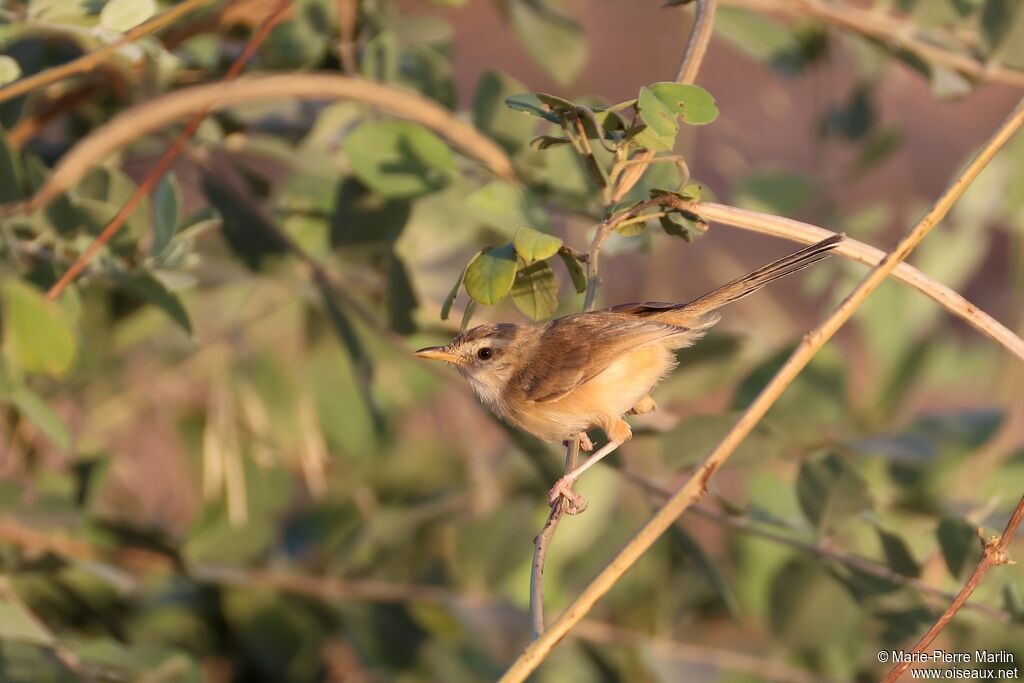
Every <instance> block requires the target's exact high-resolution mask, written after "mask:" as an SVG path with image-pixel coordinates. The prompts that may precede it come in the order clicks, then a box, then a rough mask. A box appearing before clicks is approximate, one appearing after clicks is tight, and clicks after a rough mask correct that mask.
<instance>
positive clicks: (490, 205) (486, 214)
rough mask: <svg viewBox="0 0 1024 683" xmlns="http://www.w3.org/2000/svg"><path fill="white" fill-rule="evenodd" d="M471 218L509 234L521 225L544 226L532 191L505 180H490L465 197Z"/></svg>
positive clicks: (545, 217) (543, 219)
mask: <svg viewBox="0 0 1024 683" xmlns="http://www.w3.org/2000/svg"><path fill="white" fill-rule="evenodd" d="M465 208H466V209H468V210H469V213H470V214H471V216H472V217H474V218H476V219H477V220H478V221H480V222H482V223H485V224H486V225H488V226H490V227H492V228H498V229H499V230H501V232H502V233H503V234H507V235H508V236H510V237H511V236H512V235H514V234H515V232H516V231H517V230H518V229H519V228H520V227H521V226H524V225H526V226H530V227H533V228H546V227H548V224H549V219H548V216H547V214H546V213H545V212H544V211H543V209H542V208H541V207H540V206H539V204H538V202H537V200H536V199H535V198H534V195H533V193H531V192H530V191H529V190H528V189H525V188H522V187H519V186H517V185H515V184H513V183H510V182H508V181H506V180H492V181H491V182H489V183H487V184H486V185H484V186H483V187H481V188H480V189H479V190H477V191H475V192H473V194H471V195H469V197H467V198H466V202H465Z"/></svg>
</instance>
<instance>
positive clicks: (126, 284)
mask: <svg viewBox="0 0 1024 683" xmlns="http://www.w3.org/2000/svg"><path fill="white" fill-rule="evenodd" d="M114 281H115V282H116V283H117V285H118V286H119V287H121V288H122V289H124V290H125V291H126V292H127V293H129V294H131V295H133V296H135V297H137V298H139V299H142V300H143V301H145V302H146V303H149V304H152V305H154V306H156V307H157V308H159V309H160V310H162V311H163V312H164V313H166V314H167V315H168V316H169V317H170V318H171V320H173V321H174V322H175V323H177V324H178V326H179V327H180V328H181V329H183V330H184V331H185V332H186V333H188V334H189V335H191V334H192V323H191V321H190V320H189V317H188V312H187V311H186V310H185V307H184V306H182V305H181V301H180V300H179V299H178V297H176V296H175V295H174V294H172V293H171V292H170V291H168V289H167V288H166V287H164V285H163V283H162V282H160V281H159V280H157V279H156V278H155V277H153V276H152V275H150V274H148V273H124V274H119V275H117V276H115V277H114Z"/></svg>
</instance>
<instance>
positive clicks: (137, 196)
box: [46, 0, 292, 299]
mask: <svg viewBox="0 0 1024 683" xmlns="http://www.w3.org/2000/svg"><path fill="white" fill-rule="evenodd" d="M291 4H292V3H291V0H281V1H280V2H278V3H277V5H275V7H274V10H273V12H272V13H271V14H270V16H269V17H268V18H267V20H266V21H265V22H264V23H263V24H262V25H261V26H260V27H259V28H258V29H257V30H256V32H255V33H254V34H253V35H252V38H250V39H249V43H248V44H247V45H246V46H245V49H244V50H242V54H240V55H239V56H238V59H236V60H235V62H234V64H232V65H231V68H230V69H228V72H227V74H225V76H224V79H223V80H225V81H230V80H233V79H235V78H237V77H238V75H239V74H241V73H242V69H244V68H245V65H246V63H247V62H248V61H249V59H250V58H251V57H252V56H253V54H255V52H256V50H257V49H258V48H259V46H260V45H261V44H262V43H263V41H264V40H266V39H267V36H269V35H270V30H271V29H272V28H274V26H276V25H277V22H278V21H280V20H281V18H282V17H283V16H284V13H285V12H286V11H287V10H288V9H289V8H290V7H291ZM207 112H209V107H205V108H203V109H201V110H200V111H198V112H196V114H195V115H194V116H193V117H192V119H191V120H190V121H189V122H188V125H187V126H185V130H183V131H182V132H181V134H180V135H178V137H177V138H176V139H175V140H174V142H173V143H172V144H171V146H170V147H168V148H167V150H166V151H165V152H164V153H163V155H162V156H161V157H160V159H159V160H157V162H156V165H155V166H154V167H153V168H152V169H150V171H149V173H148V174H147V175H146V178H145V179H144V180H143V181H142V182H141V183H140V184H139V186H138V187H137V188H135V192H134V193H132V196H131V197H129V198H128V201H126V202H125V203H124V205H123V206H122V207H121V208H120V209H119V210H118V212H117V213H116V214H115V215H114V217H113V218H112V219H111V220H110V223H108V224H107V226H106V227H105V228H103V231H102V232H100V234H99V235H98V236H97V237H96V239H95V240H93V241H92V243H91V244H90V245H89V246H88V247H86V249H85V251H83V252H82V253H81V255H79V257H78V258H77V259H75V261H74V263H72V264H71V267H70V268H68V269H67V270H66V271H65V272H64V274H63V275H61V276H60V279H58V280H57V282H55V283H54V284H53V286H52V287H50V289H49V290H48V291H47V292H46V298H48V299H56V298H57V297H58V296H60V294H61V292H63V291H64V290H65V289H66V288H67V286H68V285H69V284H71V283H72V282H73V281H74V279H75V278H76V277H78V275H79V273H81V272H82V271H83V270H85V267H86V266H88V265H89V263H90V262H91V261H92V260H93V259H94V258H96V254H98V253H99V251H100V249H102V248H103V246H104V245H105V244H107V243H108V242H109V241H110V240H111V239H113V237H114V235H116V234H117V233H118V232H119V231H120V230H121V228H122V227H124V224H125V223H126V222H127V221H128V219H129V218H130V217H131V215H132V214H133V213H134V212H135V209H137V208H138V207H139V204H141V203H142V200H143V199H145V198H146V196H147V195H149V193H150V192H151V191H152V190H153V188H155V187H156V184H157V183H158V182H160V178H162V177H163V175H164V173H166V172H167V170H168V169H169V168H170V167H171V164H173V163H174V160H175V159H177V158H178V155H179V154H181V150H182V149H184V147H185V145H186V144H187V143H188V141H189V140H190V139H192V136H193V135H195V132H196V131H197V130H199V126H201V125H202V124H203V119H205V118H206V114H207Z"/></svg>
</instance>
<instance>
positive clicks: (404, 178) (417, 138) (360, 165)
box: [343, 121, 456, 197]
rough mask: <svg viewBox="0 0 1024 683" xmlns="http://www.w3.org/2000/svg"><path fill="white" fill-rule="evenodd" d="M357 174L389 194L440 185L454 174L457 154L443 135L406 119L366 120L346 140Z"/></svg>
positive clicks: (426, 190) (420, 191)
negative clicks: (437, 134)
mask: <svg viewBox="0 0 1024 683" xmlns="http://www.w3.org/2000/svg"><path fill="white" fill-rule="evenodd" d="M343 148H344V151H345V154H346V155H348V159H349V163H351V164H352V170H353V172H354V173H355V174H356V176H357V177H358V178H359V179H360V180H362V181H363V182H364V183H366V184H367V185H368V186H369V187H370V188H372V189H373V190H375V191H376V192H378V193H380V194H382V195H384V196H386V197H415V196H418V195H423V194H427V193H429V192H434V191H436V190H439V189H441V188H442V187H444V186H445V185H447V184H448V182H449V181H450V180H451V178H452V177H453V176H454V174H455V170H456V169H455V157H454V156H453V155H452V151H451V149H449V148H448V145H446V144H445V143H444V141H443V140H441V138H439V137H437V136H436V135H434V134H433V133H431V132H430V131H428V130H427V129H425V128H422V127H420V126H417V125H415V124H412V123H408V122H405V121H367V122H365V123H363V124H362V125H360V126H359V127H358V128H356V129H355V130H354V131H353V132H352V134H351V135H349V136H348V138H346V139H345V142H344V144H343Z"/></svg>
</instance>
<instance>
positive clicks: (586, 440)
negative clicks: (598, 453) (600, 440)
mask: <svg viewBox="0 0 1024 683" xmlns="http://www.w3.org/2000/svg"><path fill="white" fill-rule="evenodd" d="M571 443H572V439H566V440H565V441H563V442H562V445H563V446H568V445H569V444H571ZM580 450H581V451H586V452H587V453H589V452H590V451H592V450H594V442H593V441H591V440H590V437H589V436H587V433H586V432H580Z"/></svg>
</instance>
